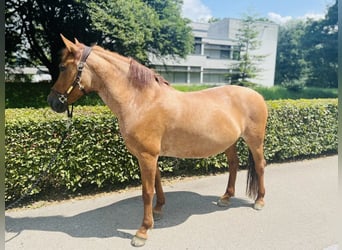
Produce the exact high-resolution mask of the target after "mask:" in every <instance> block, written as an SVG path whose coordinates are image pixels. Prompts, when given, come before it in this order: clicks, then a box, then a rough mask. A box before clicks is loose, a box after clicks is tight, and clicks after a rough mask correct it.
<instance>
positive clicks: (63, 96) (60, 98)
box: [58, 95, 68, 104]
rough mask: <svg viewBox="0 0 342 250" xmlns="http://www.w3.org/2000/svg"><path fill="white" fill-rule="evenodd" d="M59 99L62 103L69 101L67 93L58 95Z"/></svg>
mask: <svg viewBox="0 0 342 250" xmlns="http://www.w3.org/2000/svg"><path fill="white" fill-rule="evenodd" d="M58 100H59V101H60V102H61V103H63V104H64V103H65V102H67V101H68V97H66V96H65V95H60V96H59V97H58Z"/></svg>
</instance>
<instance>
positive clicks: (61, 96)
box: [52, 46, 91, 104]
mask: <svg viewBox="0 0 342 250" xmlns="http://www.w3.org/2000/svg"><path fill="white" fill-rule="evenodd" d="M90 52H91V47H88V46H85V47H84V51H83V53H82V56H81V60H80V62H79V64H78V65H77V75H76V78H75V80H74V82H73V83H72V84H71V85H70V87H69V88H68V89H67V90H66V91H65V92H64V94H62V93H59V92H58V91H56V90H54V89H52V91H53V92H55V94H56V95H57V97H58V100H59V101H60V102H61V103H63V104H65V103H67V101H68V97H69V95H70V93H71V92H72V91H73V90H74V88H75V87H76V86H77V85H78V87H79V89H80V90H81V91H82V92H83V94H87V93H86V91H85V89H84V86H83V85H82V84H81V75H82V71H83V68H84V65H85V62H86V60H87V58H88V56H89V54H90Z"/></svg>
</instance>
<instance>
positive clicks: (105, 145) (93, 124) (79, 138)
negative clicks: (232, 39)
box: [5, 99, 338, 201]
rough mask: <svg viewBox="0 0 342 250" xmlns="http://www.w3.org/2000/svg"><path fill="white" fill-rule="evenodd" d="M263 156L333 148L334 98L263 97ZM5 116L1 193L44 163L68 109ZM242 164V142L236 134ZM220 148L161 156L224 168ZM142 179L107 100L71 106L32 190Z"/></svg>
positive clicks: (16, 192)
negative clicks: (200, 154)
mask: <svg viewBox="0 0 342 250" xmlns="http://www.w3.org/2000/svg"><path fill="white" fill-rule="evenodd" d="M267 103H268V107H269V114H270V115H269V119H268V124H267V134H266V140H265V157H266V160H267V161H268V162H269V163H270V162H279V161H285V160H294V159H300V158H308V157H312V156H319V155H323V154H331V153H337V116H338V114H337V99H324V100H323V99H320V100H297V101H293V100H283V101H268V102H267ZM5 115H6V124H5V133H6V138H5V148H6V154H5V162H6V180H5V184H6V197H5V198H6V201H10V200H13V199H15V198H18V197H19V196H21V194H22V193H24V192H25V191H26V190H27V189H29V188H30V187H31V185H32V184H33V183H34V182H35V180H37V178H38V176H39V174H40V172H41V171H44V170H45V169H46V168H47V165H48V163H49V161H50V158H51V157H52V156H53V155H54V154H55V152H56V148H57V145H58V144H59V141H60V138H61V135H62V134H63V132H64V131H65V126H66V118H65V115H64V114H63V115H61V114H56V113H54V112H52V111H51V110H50V109H48V108H46V109H7V110H6V113H5ZM238 145H239V154H240V161H241V165H246V163H247V155H248V153H247V149H246V146H245V145H244V143H243V142H242V141H240V142H239V144H238ZM227 167H228V166H227V162H226V159H225V157H224V155H223V154H221V155H218V156H216V157H210V158H208V159H201V160H193V159H173V158H161V159H160V168H161V170H162V172H163V173H164V175H165V174H170V175H180V174H188V173H191V174H197V173H201V174H203V173H210V172H217V171H225V170H227ZM138 180H139V168H138V165H137V161H136V159H135V158H134V157H133V156H131V155H130V154H129V153H128V152H127V151H126V148H125V146H124V144H123V141H122V138H121V136H120V134H119V130H118V124H117V120H116V118H115V117H114V116H113V114H112V113H111V112H110V111H109V109H108V108H107V107H104V106H97V107H76V108H75V112H74V118H73V125H72V129H71V132H70V135H69V136H68V138H67V139H66V143H65V144H64V145H63V147H62V149H61V152H60V154H59V156H58V157H57V160H56V164H55V165H54V166H53V169H52V170H50V171H49V174H48V176H47V177H44V178H43V180H42V182H40V184H39V186H38V187H37V188H34V189H33V193H35V194H38V193H48V192H51V190H56V192H68V193H76V192H81V191H82V190H85V189H86V190H89V188H91V190H99V189H105V188H110V187H113V186H117V185H120V184H127V183H131V182H132V181H138Z"/></svg>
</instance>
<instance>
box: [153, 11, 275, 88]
mask: <svg viewBox="0 0 342 250" xmlns="http://www.w3.org/2000/svg"><path fill="white" fill-rule="evenodd" d="M255 25H256V29H257V31H258V40H259V41H260V47H259V48H258V49H256V50H253V51H251V53H252V54H254V55H262V56H264V59H263V60H262V61H261V62H259V63H258V68H259V69H260V72H259V73H258V75H257V77H256V78H255V79H251V80H252V81H253V82H254V83H257V84H259V85H262V86H273V85H274V75H275V63H276V53H277V40H278V25H276V24H273V23H268V22H259V21H258V22H256V23H255ZM191 27H192V31H193V36H194V38H195V39H194V51H193V53H192V54H191V55H188V56H187V57H186V59H181V58H170V57H166V58H163V59H157V58H155V57H153V56H151V58H150V60H151V62H152V65H153V67H154V68H155V70H156V71H157V72H158V73H159V74H161V75H162V76H164V78H165V79H167V80H168V81H169V82H170V83H176V84H177V83H179V84H184V83H186V84H212V85H220V84H229V79H228V77H227V74H228V73H229V72H230V71H231V70H232V68H233V67H234V65H236V64H237V63H238V62H239V60H240V58H241V53H243V52H242V51H240V46H238V43H237V38H236V37H237V34H238V32H239V29H240V28H241V27H242V21H241V20H239V19H231V18H229V19H223V20H221V21H218V22H215V23H196V22H194V23H191Z"/></svg>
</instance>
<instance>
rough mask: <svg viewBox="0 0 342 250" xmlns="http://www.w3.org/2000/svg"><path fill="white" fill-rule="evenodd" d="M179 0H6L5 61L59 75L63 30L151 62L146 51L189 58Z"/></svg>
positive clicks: (188, 41)
mask: <svg viewBox="0 0 342 250" xmlns="http://www.w3.org/2000/svg"><path fill="white" fill-rule="evenodd" d="M180 3H181V2H180V1H179V0H166V1H161V0H149V1H147V0H132V1H123V0H107V1H99V0H76V1H75V0H44V1H43V0H20V1H18V0H8V1H6V13H5V18H6V23H5V30H6V37H5V39H6V47H5V53H6V64H7V65H11V64H12V65H13V64H20V65H22V64H25V65H29V64H31V65H38V64H39V65H41V64H43V65H45V66H46V67H47V68H48V70H49V73H50V74H51V75H52V78H53V80H55V79H56V78H57V76H58V63H59V56H60V55H59V51H60V50H61V49H62V48H63V47H64V44H63V43H62V41H61V39H60V36H59V34H60V33H62V34H64V35H65V36H66V37H68V38H69V39H72V38H74V37H75V38H78V39H79V40H80V41H82V42H84V43H86V44H92V43H95V42H97V43H98V44H101V45H102V46H104V47H105V48H108V49H113V50H115V51H117V52H118V53H120V54H123V55H129V56H132V57H135V58H137V59H139V60H140V61H141V62H142V63H148V58H147V55H148V53H154V54H156V55H167V54H169V55H178V56H181V57H184V56H186V55H187V54H188V53H189V52H190V51H191V46H192V43H193V38H192V36H191V29H190V28H189V27H187V23H188V21H187V20H186V19H183V18H181V17H180Z"/></svg>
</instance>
